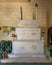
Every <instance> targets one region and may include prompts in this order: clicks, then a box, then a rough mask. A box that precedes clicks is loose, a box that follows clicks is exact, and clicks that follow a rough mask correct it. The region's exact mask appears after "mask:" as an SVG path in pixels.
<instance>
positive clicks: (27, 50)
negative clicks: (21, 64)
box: [9, 20, 44, 57]
mask: <svg viewBox="0 0 52 65" xmlns="http://www.w3.org/2000/svg"><path fill="white" fill-rule="evenodd" d="M16 34H17V40H14V41H13V44H12V47H13V50H12V53H13V55H11V54H9V56H10V57H11V56H12V57H44V55H43V54H44V41H43V40H41V28H40V25H39V22H37V21H36V20H28V21H27V20H21V21H19V23H18V27H17V28H16Z"/></svg>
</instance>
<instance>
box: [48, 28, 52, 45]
mask: <svg viewBox="0 0 52 65" xmlns="http://www.w3.org/2000/svg"><path fill="white" fill-rule="evenodd" d="M48 45H52V27H50V28H49V29H48Z"/></svg>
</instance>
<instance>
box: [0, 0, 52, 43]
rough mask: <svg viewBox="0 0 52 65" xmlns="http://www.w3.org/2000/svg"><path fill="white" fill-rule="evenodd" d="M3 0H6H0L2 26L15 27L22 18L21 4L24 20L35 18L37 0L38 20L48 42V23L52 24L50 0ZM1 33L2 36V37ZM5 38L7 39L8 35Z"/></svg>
mask: <svg viewBox="0 0 52 65" xmlns="http://www.w3.org/2000/svg"><path fill="white" fill-rule="evenodd" d="M2 1H5V2H0V26H14V27H16V26H17V24H18V19H20V6H22V10H23V19H24V20H29V19H30V20H33V19H35V14H36V12H35V11H36V8H35V3H36V2H37V3H38V21H39V22H40V26H41V29H42V32H44V36H45V44H46V43H47V25H49V26H52V22H51V21H52V8H51V6H52V4H50V2H49V0H31V2H30V3H29V2H28V0H15V1H14V0H11V1H9V0H7V1H9V2H7V1H6V0H2ZM20 1H22V2H20ZM47 6H48V8H47ZM47 12H48V14H47ZM47 15H48V16H47ZM0 32H1V31H0ZM1 34H2V32H1ZM1 34H0V37H2V36H1ZM2 38H3V37H2ZM5 39H7V37H6V38H5ZM8 39H10V36H9V37H8Z"/></svg>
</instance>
